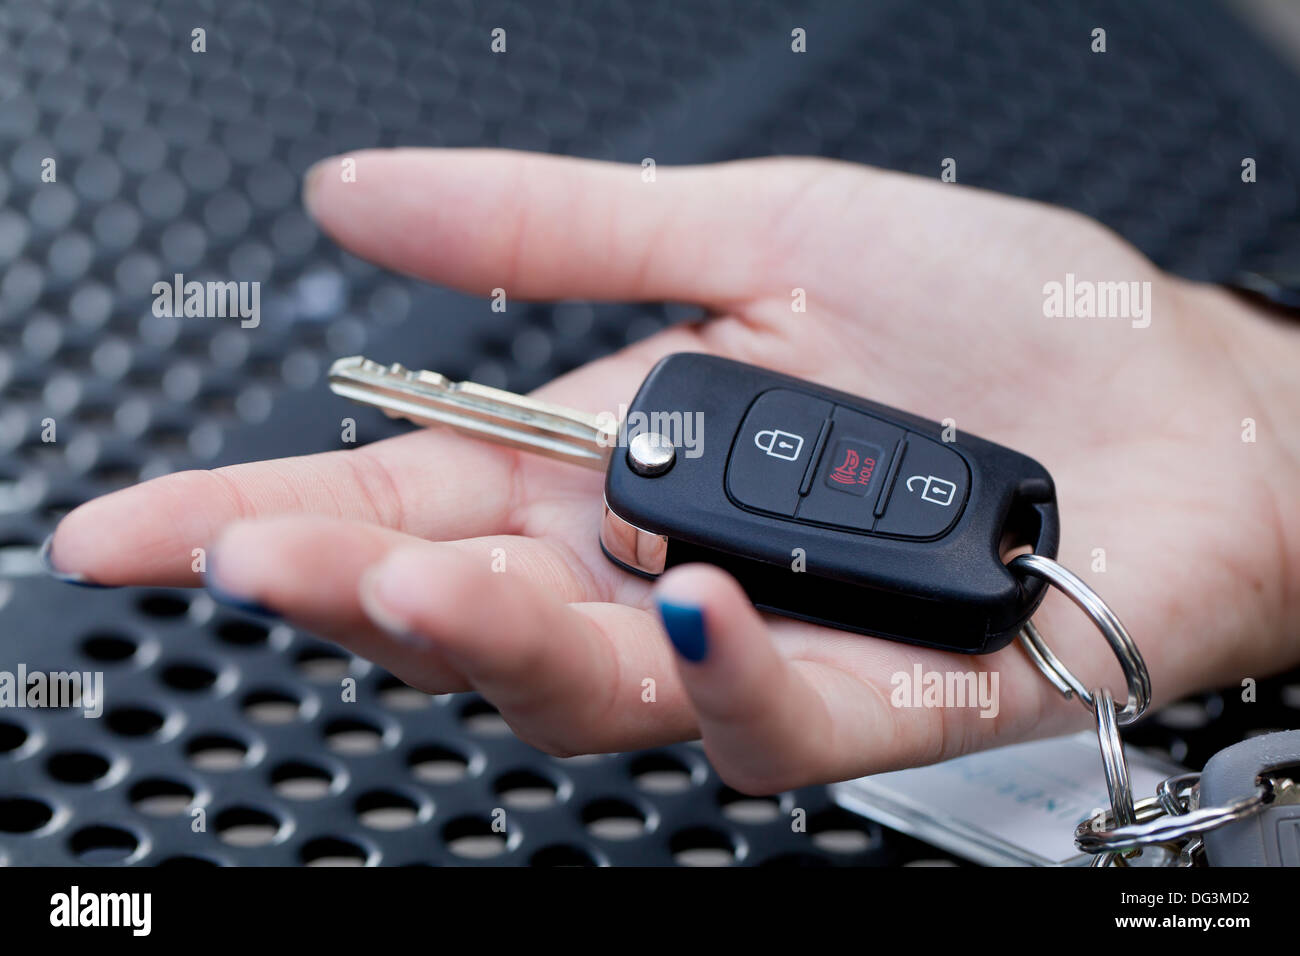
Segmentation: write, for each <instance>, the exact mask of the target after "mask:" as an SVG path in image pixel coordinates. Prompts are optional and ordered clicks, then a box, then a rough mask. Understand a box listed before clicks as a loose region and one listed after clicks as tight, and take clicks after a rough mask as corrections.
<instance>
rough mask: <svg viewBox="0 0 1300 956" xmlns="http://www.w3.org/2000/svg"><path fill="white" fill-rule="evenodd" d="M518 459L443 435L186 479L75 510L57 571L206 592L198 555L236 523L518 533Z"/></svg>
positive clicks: (169, 479) (440, 534) (59, 535)
mask: <svg viewBox="0 0 1300 956" xmlns="http://www.w3.org/2000/svg"><path fill="white" fill-rule="evenodd" d="M518 467H520V464H519V456H518V455H517V454H516V453H515V452H513V451H511V450H509V449H503V448H500V447H497V446H493V445H490V444H487V443H485V442H479V441H474V440H472V439H469V438H466V437H464V436H462V435H457V434H455V433H453V432H449V431H446V430H443V429H438V430H421V431H418V432H413V433H411V434H409V435H401V436H398V437H396V438H391V439H388V440H386V441H381V442H376V443H374V444H372V445H366V446H364V447H362V448H358V449H355V450H349V451H334V452H324V453H322V454H316V455H306V456H302V457H298V458H283V459H279V460H275V461H264V462H252V463H248V464H241V465H232V466H230V467H227V468H218V469H216V470H214V471H183V472H177V473H175V474H172V475H164V476H163V477H161V478H155V479H153V480H152V481H147V482H144V483H143V484H139V485H135V486H134V487H131V488H125V489H123V490H121V491H118V492H114V493H113V494H110V495H105V496H104V497H102V498H96V499H95V500H93V501H90V502H87V503H86V504H84V505H82V506H81V507H79V508H76V509H74V510H73V511H72V512H71V513H70V514H68V515H67V517H65V518H64V519H63V520H62V521H61V522H60V523H59V526H58V528H56V529H55V532H54V536H53V538H52V540H51V542H50V545H49V553H48V560H49V563H50V564H51V566H52V570H53V571H55V573H56V574H58V575H59V576H61V577H65V578H66V577H79V578H81V579H82V581H83V582H87V581H88V582H94V583H97V584H101V585H122V584H151V585H160V586H172V587H184V586H190V585H194V584H197V583H198V574H197V572H196V571H195V570H194V567H193V566H194V563H195V549H196V548H204V547H206V546H207V545H208V544H209V543H210V542H211V541H213V540H214V539H215V538H216V537H217V535H218V534H219V532H220V530H221V529H222V528H223V527H224V526H225V525H227V524H229V523H230V522H232V521H236V520H240V519H254V518H264V517H270V516H272V515H279V514H290V513H313V514H319V515H326V516H329V517H335V518H347V519H353V520H357V521H364V522H371V523H374V524H377V525H381V526H383V527H387V528H393V529H396V530H400V531H404V532H406V533H408V534H411V535H416V536H418V537H423V538H464V537H473V536H477V535H483V534H491V533H496V532H509V531H512V530H514V529H513V527H512V523H513V521H514V520H515V514H516V513H517V511H518V510H519V508H520V506H521V502H520V501H519V500H518V496H519V495H521V494H522V492H523V490H524V488H525V486H526V485H527V484H528V483H525V482H523V481H520V480H518V479H517V475H516V469H517V468H518Z"/></svg>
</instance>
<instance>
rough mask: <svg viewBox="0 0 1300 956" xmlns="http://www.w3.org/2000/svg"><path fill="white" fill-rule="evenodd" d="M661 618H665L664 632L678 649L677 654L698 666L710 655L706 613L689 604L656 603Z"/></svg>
mask: <svg viewBox="0 0 1300 956" xmlns="http://www.w3.org/2000/svg"><path fill="white" fill-rule="evenodd" d="M655 603H656V604H657V605H658V606H659V616H660V617H661V618H663V622H664V630H666V631H667V632H668V639H669V640H670V641H672V642H673V647H675V648H677V653H678V654H680V655H682V657H684V658H686V659H687V660H688V661H690V662H692V663H694V664H698V663H700V661H702V660H704V658H705V657H707V656H708V653H709V639H708V637H707V636H706V635H705V632H704V612H703V611H701V610H700V609H699V608H698V607H694V606H692V605H688V604H670V603H669V602H667V601H656V602H655Z"/></svg>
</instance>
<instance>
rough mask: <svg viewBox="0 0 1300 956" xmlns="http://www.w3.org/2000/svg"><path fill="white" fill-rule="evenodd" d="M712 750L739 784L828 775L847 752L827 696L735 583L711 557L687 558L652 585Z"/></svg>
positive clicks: (761, 786)
mask: <svg viewBox="0 0 1300 956" xmlns="http://www.w3.org/2000/svg"><path fill="white" fill-rule="evenodd" d="M655 602H656V604H657V606H658V608H659V613H660V616H661V618H662V620H663V623H664V628H665V630H667V632H668V636H669V639H670V640H671V642H672V645H673V647H674V648H675V649H676V651H677V660H678V670H679V671H680V673H681V678H682V684H683V686H684V687H685V688H686V693H687V695H688V696H689V697H690V699H691V703H692V706H693V707H694V709H695V714H696V718H697V720H698V722H699V727H700V733H701V735H702V736H703V738H704V748H705V750H706V751H707V752H708V755H709V759H710V761H712V763H713V765H714V767H715V768H716V769H717V771H718V773H719V774H720V775H721V776H722V778H723V779H724V780H726V781H727V783H729V784H730V785H731V786H733V787H735V788H737V789H739V790H742V791H744V792H746V793H755V794H759V793H761V794H767V793H775V792H777V791H779V790H783V789H786V788H788V787H789V786H791V781H800V780H804V779H807V780H813V779H825V776H824V775H825V774H826V771H827V770H828V769H829V768H830V767H833V766H835V765H836V764H838V763H839V762H841V761H842V760H843V758H844V757H845V756H847V752H844V751H841V752H839V753H837V752H836V749H835V748H836V742H837V739H838V734H837V730H838V728H837V725H836V722H835V720H834V719H833V714H832V711H831V709H830V707H828V705H827V702H826V700H825V699H824V698H823V697H822V695H821V694H820V693H819V691H818V690H817V689H816V688H815V687H814V686H813V685H812V684H811V683H809V681H808V680H807V679H806V677H805V674H804V673H802V672H801V671H800V670H799V669H798V667H797V665H796V664H794V663H793V662H791V661H790V660H787V659H786V658H785V657H783V656H782V655H781V654H780V653H779V652H778V651H777V648H776V645H775V644H774V643H773V641H772V637H771V635H770V634H769V633H768V629H767V626H766V625H765V623H764V622H763V620H762V618H761V617H760V616H759V615H758V612H757V611H755V610H754V607H753V605H752V604H750V602H749V600H748V598H746V597H745V594H744V592H743V591H742V590H741V589H740V586H739V585H738V584H737V583H736V582H735V581H734V580H733V579H732V578H731V577H730V576H729V575H727V574H726V573H725V572H723V571H721V570H720V569H718V568H715V567H712V566H710V565H685V566H683V567H680V568H676V569H674V570H672V571H670V572H669V573H668V574H666V575H665V576H664V577H663V579H662V580H661V582H660V584H659V585H658V586H657V587H656V589H655Z"/></svg>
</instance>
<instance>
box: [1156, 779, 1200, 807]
mask: <svg viewBox="0 0 1300 956" xmlns="http://www.w3.org/2000/svg"><path fill="white" fill-rule="evenodd" d="M1200 782H1201V775H1200V774H1199V773H1197V772H1196V771H1190V772H1188V773H1180V774H1178V775H1177V776H1174V777H1168V778H1166V779H1164V780H1161V781H1160V785H1159V786H1158V787H1156V799H1157V800H1159V801H1160V805H1161V806H1162V807H1164V808H1165V813H1167V814H1169V815H1170V816H1171V817H1180V816H1182V815H1183V814H1185V813H1186V812H1187V811H1188V810H1190V809H1192V808H1191V806H1189V805H1188V804H1185V803H1184V802H1183V792H1184V791H1187V794H1188V797H1189V798H1190V797H1191V793H1192V790H1193V788H1194V787H1196V785H1197V784H1199V783H1200Z"/></svg>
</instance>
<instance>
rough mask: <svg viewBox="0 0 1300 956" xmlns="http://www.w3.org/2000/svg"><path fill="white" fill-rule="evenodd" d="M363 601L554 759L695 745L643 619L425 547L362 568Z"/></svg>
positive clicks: (657, 643) (656, 637) (658, 640)
mask: <svg viewBox="0 0 1300 956" xmlns="http://www.w3.org/2000/svg"><path fill="white" fill-rule="evenodd" d="M361 603H362V606H363V607H364V608H365V609H366V611H367V613H368V614H369V616H370V618H371V620H372V621H374V622H375V623H377V624H379V625H380V626H383V627H385V628H387V629H389V630H390V631H391V632H392V633H394V634H399V635H405V636H406V639H408V640H411V641H414V642H420V641H422V642H426V643H428V644H429V645H430V646H432V647H436V648H437V649H438V651H439V653H441V654H442V655H443V656H444V657H445V658H446V660H447V661H449V662H450V663H451V664H452V665H453V666H454V667H456V668H457V670H458V671H459V672H460V673H461V674H463V675H464V676H465V677H466V678H467V679H468V680H469V682H470V683H471V684H473V686H474V687H475V689H477V690H478V691H479V692H480V693H481V694H483V696H484V697H486V698H487V699H488V700H490V701H491V702H492V703H493V704H494V705H496V707H497V709H498V710H500V712H501V715H502V716H503V717H504V718H505V720H506V721H507V723H509V724H510V726H511V728H512V729H513V730H514V731H515V733H516V734H518V735H519V736H520V737H521V738H522V739H523V740H525V741H527V742H528V743H531V744H533V745H534V746H537V747H540V748H542V749H544V750H547V751H549V752H551V753H557V754H570V753H579V752H608V751H616V750H624V749H628V748H632V747H639V746H648V745H652V744H657V743H664V742H668V741H674V740H681V739H683V738H686V737H689V736H692V735H693V730H694V722H693V719H692V716H691V713H690V708H689V707H687V706H686V701H685V698H684V695H683V694H682V691H681V685H680V682H679V681H678V680H677V678H676V675H675V674H674V672H673V666H672V661H671V658H670V656H669V652H668V650H667V647H666V646H665V643H664V641H663V638H662V636H661V633H660V631H659V628H658V626H657V624H656V622H655V620H654V618H653V616H652V615H651V614H649V613H648V612H646V611H642V610H638V609H634V608H630V607H625V606H622V605H615V604H572V605H570V604H566V603H565V602H564V601H563V600H562V599H561V597H560V596H557V595H555V594H553V593H551V592H549V591H548V590H545V589H543V588H540V587H538V585H537V583H536V582H534V581H532V580H529V579H527V578H524V577H521V576H517V575H512V574H510V573H509V572H507V573H505V574H494V573H493V572H491V571H489V570H488V569H487V568H486V567H484V566H483V565H481V564H479V563H471V562H466V561H464V560H462V558H461V556H460V555H458V554H456V553H454V552H453V551H452V550H451V549H450V548H448V547H447V546H445V545H430V544H426V545H420V546H417V547H412V548H406V549H403V550H401V551H398V552H395V553H393V554H391V555H390V556H389V557H388V558H387V559H385V560H384V561H383V562H381V563H380V564H378V565H377V566H375V567H373V568H372V569H371V570H369V571H368V572H367V573H366V575H365V577H364V578H363V580H362V584H361ZM647 681H648V682H649V683H647Z"/></svg>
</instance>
